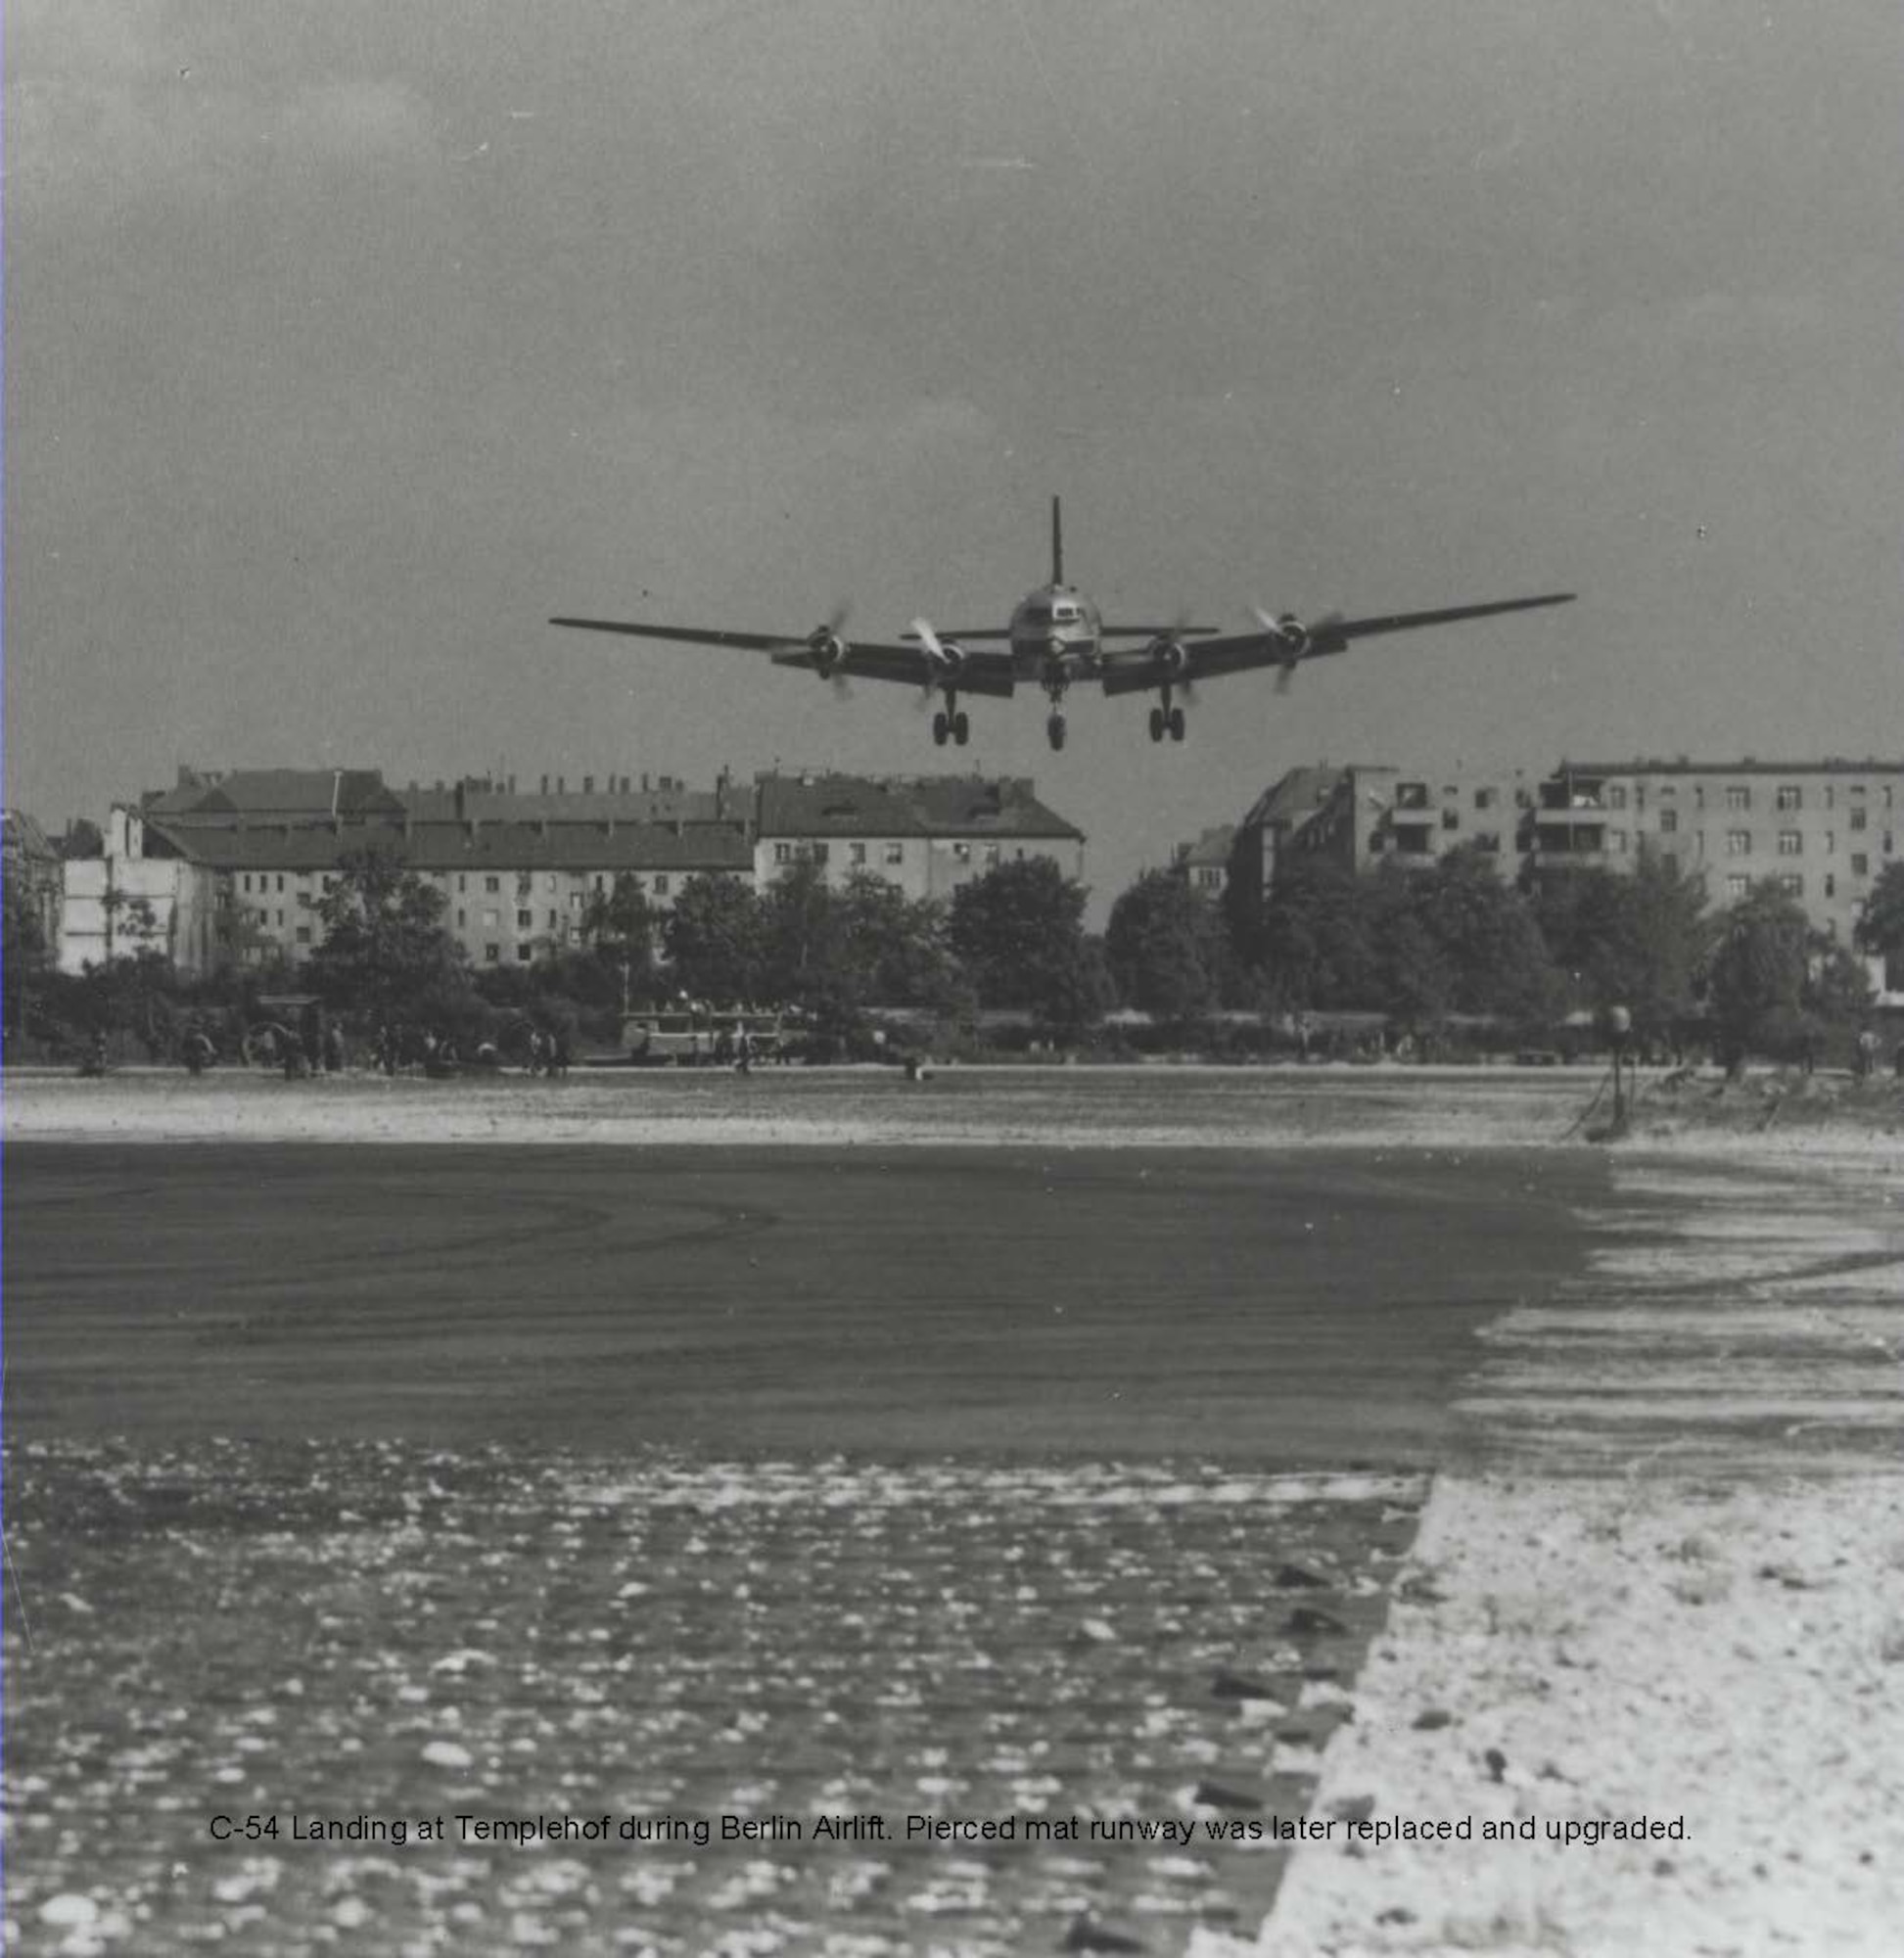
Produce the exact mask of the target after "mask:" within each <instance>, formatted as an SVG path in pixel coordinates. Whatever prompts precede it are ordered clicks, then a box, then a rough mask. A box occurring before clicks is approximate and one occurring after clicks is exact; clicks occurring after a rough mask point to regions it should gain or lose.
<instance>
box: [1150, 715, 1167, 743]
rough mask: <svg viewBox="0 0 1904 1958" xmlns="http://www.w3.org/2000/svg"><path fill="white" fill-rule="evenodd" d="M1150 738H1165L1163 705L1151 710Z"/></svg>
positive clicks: (1157, 739) (1155, 739) (1159, 739)
mask: <svg viewBox="0 0 1904 1958" xmlns="http://www.w3.org/2000/svg"><path fill="white" fill-rule="evenodd" d="M1150 738H1151V740H1153V741H1161V740H1162V739H1163V738H1164V710H1163V709H1162V708H1161V707H1153V708H1152V709H1151V710H1150Z"/></svg>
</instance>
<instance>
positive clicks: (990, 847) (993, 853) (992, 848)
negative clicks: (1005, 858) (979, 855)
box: [985, 843, 998, 870]
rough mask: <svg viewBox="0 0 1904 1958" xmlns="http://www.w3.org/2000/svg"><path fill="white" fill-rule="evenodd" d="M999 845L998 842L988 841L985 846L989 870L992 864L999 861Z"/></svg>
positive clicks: (986, 863) (986, 864) (986, 862)
mask: <svg viewBox="0 0 1904 1958" xmlns="http://www.w3.org/2000/svg"><path fill="white" fill-rule="evenodd" d="M997 862H998V845H997V844H996V843H988V844H987V845H986V846H985V866H986V868H987V869H988V870H989V869H991V868H992V866H993V865H994V864H995V863H997Z"/></svg>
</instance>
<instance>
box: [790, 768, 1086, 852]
mask: <svg viewBox="0 0 1904 1958" xmlns="http://www.w3.org/2000/svg"><path fill="white" fill-rule="evenodd" d="M758 779H759V787H760V833H761V834H762V835H763V836H1031V837H1046V838H1057V839H1062V840H1064V841H1069V842H1079V843H1082V842H1083V841H1084V832H1083V831H1082V830H1081V829H1079V828H1078V827H1077V826H1076V825H1075V824H1074V823H1069V822H1066V821H1065V820H1064V818H1063V817H1062V816H1056V815H1054V814H1053V813H1052V812H1051V811H1050V810H1048V809H1046V808H1045V805H1044V804H1043V803H1041V802H1040V801H1039V800H1038V798H1037V796H1036V795H1035V794H1033V792H1032V784H1031V782H1030V781H1028V780H1025V779H1023V778H1020V777H1012V776H1004V777H1000V778H998V779H996V780H988V779H986V778H984V777H982V776H977V775H919V776H912V777H906V776H893V777H887V778H878V777H872V776H866V775H762V776H760V777H759V778H758Z"/></svg>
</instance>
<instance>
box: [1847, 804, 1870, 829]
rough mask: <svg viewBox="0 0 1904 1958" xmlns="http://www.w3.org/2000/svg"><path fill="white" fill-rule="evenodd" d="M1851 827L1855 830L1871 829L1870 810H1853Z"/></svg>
mask: <svg viewBox="0 0 1904 1958" xmlns="http://www.w3.org/2000/svg"><path fill="white" fill-rule="evenodd" d="M1851 827H1852V828H1853V829H1869V828H1870V827H1871V812H1870V811H1869V810H1868V809H1853V810H1852V812H1851Z"/></svg>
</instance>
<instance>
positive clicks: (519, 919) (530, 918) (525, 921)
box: [516, 909, 535, 931]
mask: <svg viewBox="0 0 1904 1958" xmlns="http://www.w3.org/2000/svg"><path fill="white" fill-rule="evenodd" d="M534 922H535V913H534V911H527V910H520V909H519V910H518V911H517V912H516V929H517V930H518V931H527V930H528V929H529V928H530V926H531V925H533V924H534Z"/></svg>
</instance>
